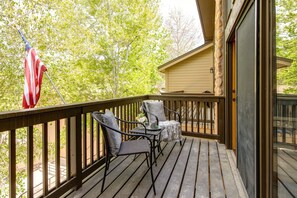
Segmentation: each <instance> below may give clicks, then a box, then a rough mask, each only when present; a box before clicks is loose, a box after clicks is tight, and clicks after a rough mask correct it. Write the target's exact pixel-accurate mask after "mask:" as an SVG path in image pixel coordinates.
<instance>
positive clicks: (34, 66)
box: [23, 43, 47, 109]
mask: <svg viewBox="0 0 297 198" xmlns="http://www.w3.org/2000/svg"><path fill="white" fill-rule="evenodd" d="M26 51H27V56H26V58H25V63H24V66H25V84H24V95H23V107H24V108H25V109H27V108H33V107H35V105H36V104H37V102H38V100H39V97H40V92H41V84H42V76H43V72H45V71H46V70H47V69H46V67H45V65H44V64H43V63H42V62H41V61H40V59H39V57H38V56H37V53H36V51H35V50H34V49H33V48H31V47H30V45H29V44H28V43H26Z"/></svg>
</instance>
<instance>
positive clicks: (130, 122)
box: [115, 117, 147, 134]
mask: <svg viewBox="0 0 297 198" xmlns="http://www.w3.org/2000/svg"><path fill="white" fill-rule="evenodd" d="M115 118H116V119H117V120H119V121H120V122H124V123H128V124H140V125H142V126H143V128H144V133H145V134H146V131H147V129H146V126H145V124H143V123H142V122H137V121H127V120H123V119H121V118H117V117H115Z"/></svg>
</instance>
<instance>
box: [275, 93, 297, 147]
mask: <svg viewBox="0 0 297 198" xmlns="http://www.w3.org/2000/svg"><path fill="white" fill-rule="evenodd" d="M296 130H297V95H281V94H278V95H277V101H276V108H275V112H274V133H275V137H276V138H275V142H277V143H282V144H284V145H287V146H294V147H295V149H297V144H296V143H297V140H296Z"/></svg>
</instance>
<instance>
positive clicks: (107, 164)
mask: <svg viewBox="0 0 297 198" xmlns="http://www.w3.org/2000/svg"><path fill="white" fill-rule="evenodd" d="M108 168H109V157H107V158H106V160H105V170H104V176H103V181H102V186H101V193H103V190H104V183H105V177H106V173H107V170H108Z"/></svg>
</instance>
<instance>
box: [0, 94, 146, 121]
mask: <svg viewBox="0 0 297 198" xmlns="http://www.w3.org/2000/svg"><path fill="white" fill-rule="evenodd" d="M147 98H148V95H142V96H134V97H125V98H117V99H106V100H100V101H92V102H82V103H73V104H62V105H56V106H50V107H40V108H34V109H22V110H15V111H4V112H0V120H1V119H7V118H14V117H18V116H29V115H34V114H40V113H49V112H56V111H64V110H69V109H75V108H86V107H91V106H98V105H104V104H110V105H113V104H117V105H122V104H126V103H127V104H128V103H131V102H132V101H137V100H139V101H141V100H145V99H147Z"/></svg>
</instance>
